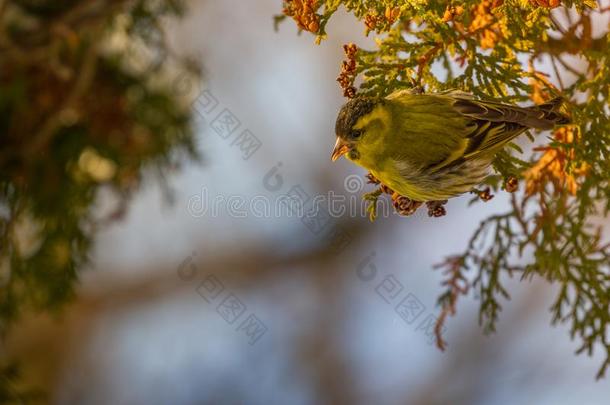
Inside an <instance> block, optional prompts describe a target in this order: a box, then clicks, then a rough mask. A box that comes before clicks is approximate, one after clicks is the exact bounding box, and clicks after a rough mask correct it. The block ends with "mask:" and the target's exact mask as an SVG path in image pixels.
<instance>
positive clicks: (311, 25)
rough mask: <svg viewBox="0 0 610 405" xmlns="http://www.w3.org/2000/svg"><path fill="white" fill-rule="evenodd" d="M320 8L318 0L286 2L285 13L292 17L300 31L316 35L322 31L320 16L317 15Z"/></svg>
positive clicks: (291, 0) (285, 0) (292, 0)
mask: <svg viewBox="0 0 610 405" xmlns="http://www.w3.org/2000/svg"><path fill="white" fill-rule="evenodd" d="M319 7H320V4H319V1H318V0H284V10H283V13H284V14H285V15H287V16H288V17H292V19H293V20H294V21H296V23H297V25H298V27H299V28H300V29H302V30H304V31H309V32H313V33H314V34H316V33H318V30H319V29H320V16H319V15H318V14H316V10H317V9H318V8H319Z"/></svg>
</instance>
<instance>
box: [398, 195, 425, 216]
mask: <svg viewBox="0 0 610 405" xmlns="http://www.w3.org/2000/svg"><path fill="white" fill-rule="evenodd" d="M392 203H393V204H394V209H395V210H396V212H397V213H398V214H399V215H402V216H405V217H408V216H410V215H413V214H414V213H415V211H417V209H418V208H419V207H420V206H421V205H422V203H421V202H420V201H413V200H411V199H410V198H407V197H405V196H402V195H400V194H398V193H394V194H392Z"/></svg>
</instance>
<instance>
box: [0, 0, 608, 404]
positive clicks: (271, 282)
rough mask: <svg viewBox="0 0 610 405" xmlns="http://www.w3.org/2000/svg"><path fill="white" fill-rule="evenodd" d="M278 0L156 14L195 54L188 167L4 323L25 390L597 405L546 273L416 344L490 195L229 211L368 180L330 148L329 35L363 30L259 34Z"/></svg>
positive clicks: (353, 35) (333, 46) (603, 392)
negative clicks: (439, 338)
mask: <svg viewBox="0 0 610 405" xmlns="http://www.w3.org/2000/svg"><path fill="white" fill-rule="evenodd" d="M280 3H281V2H279V1H278V0H260V1H257V2H243V1H237V0H224V1H193V2H190V3H189V9H188V12H187V14H186V16H185V18H184V19H182V20H179V21H174V22H172V23H171V24H169V25H168V34H169V38H170V42H171V46H172V48H173V49H174V50H175V51H176V52H177V53H180V54H190V55H195V56H196V59H197V60H199V61H200V62H201V63H202V65H203V69H204V74H203V80H202V82H201V83H200V84H199V85H198V88H197V89H196V91H194V93H195V96H194V97H193V102H194V104H193V113H194V114H195V117H196V129H197V138H196V139H197V149H198V150H199V151H200V153H201V154H202V156H203V160H202V162H201V163H191V164H189V165H186V166H184V167H183V168H182V170H181V171H180V172H178V173H177V174H175V173H168V177H167V179H168V184H169V188H170V191H169V195H171V198H168V191H167V190H166V189H164V188H162V187H161V186H160V185H159V183H158V182H157V181H155V180H154V179H150V180H149V181H145V182H144V185H143V187H142V189H141V190H140V191H139V192H138V194H137V195H136V196H135V198H134V199H133V201H132V202H131V203H130V205H129V209H128V211H127V214H126V215H125V217H124V218H123V220H122V221H120V222H118V223H115V224H113V225H112V226H110V227H108V228H106V229H105V230H103V231H102V232H101V233H100V234H99V235H98V237H97V239H96V244H95V247H94V256H93V260H92V264H91V265H90V266H89V268H87V269H86V270H85V271H84V272H83V273H82V274H81V281H80V283H79V286H78V289H77V296H76V298H75V299H74V301H72V302H71V303H70V304H69V305H68V306H67V307H66V308H65V309H64V310H62V311H61V312H59V313H57V314H52V315H49V314H38V315H28V316H26V317H24V319H23V320H22V321H20V323H19V324H18V325H17V326H16V328H15V329H14V330H13V331H12V332H11V334H10V338H9V340H8V344H7V353H8V354H10V356H11V357H14V358H16V359H17V360H19V362H20V363H21V364H22V368H23V373H24V376H25V377H26V378H27V381H28V382H29V383H30V384H31V385H34V386H38V387H41V388H43V389H44V390H45V391H47V392H48V393H49V395H50V398H49V399H50V402H51V403H54V404H91V405H94V404H331V403H332V404H368V403H376V404H446V403H451V404H515V403H536V404H576V403H581V404H607V403H608V401H609V399H608V398H610V384H609V383H608V380H607V378H606V380H602V381H598V382H596V381H595V374H596V372H597V368H598V366H599V363H600V361H601V360H600V359H599V358H597V359H596V358H593V359H592V358H589V357H587V356H585V355H583V356H575V355H574V350H575V349H576V347H577V344H576V343H575V342H572V341H570V338H569V331H568V330H567V328H564V327H561V326H559V327H552V326H550V324H549V322H550V314H549V312H548V307H549V306H550V304H551V302H552V298H553V292H554V291H553V290H552V288H550V287H549V286H548V285H547V284H546V283H545V282H542V281H534V282H519V280H513V281H510V282H509V283H508V284H509V286H510V287H511V289H510V291H511V292H512V299H511V300H510V301H507V302H504V305H503V311H502V314H501V319H500V323H499V327H498V331H497V333H496V334H494V335H491V336H484V335H483V333H482V331H481V329H480V328H479V327H478V302H477V301H476V299H475V298H473V297H472V295H470V296H468V297H465V298H463V299H462V300H461V301H460V302H459V305H458V313H457V316H455V317H454V318H450V319H449V320H448V322H447V323H446V325H445V326H446V331H445V333H444V336H445V338H446V340H447V342H448V348H447V350H446V351H445V352H441V351H439V350H438V349H437V347H436V345H435V344H434V341H433V332H432V327H431V326H430V325H433V323H434V320H435V317H436V316H437V315H438V308H437V306H436V299H437V297H438V295H439V294H440V293H441V289H442V287H441V285H440V284H441V281H442V274H440V272H438V271H434V270H433V267H434V265H435V264H437V263H439V262H441V261H442V260H443V259H444V258H445V257H446V256H447V255H449V254H452V253H457V252H461V251H462V250H463V249H464V247H465V245H466V243H467V240H468V238H469V237H470V235H471V234H472V232H473V230H474V229H475V228H476V227H477V225H478V223H479V221H480V220H481V219H483V218H485V217H486V216H488V215H489V214H490V213H495V212H501V211H502V210H503V209H505V207H506V206H507V197H506V196H505V195H502V194H498V195H497V196H496V198H494V199H493V200H492V201H491V202H489V203H486V204H478V205H476V208H470V209H469V208H468V207H467V203H468V201H469V200H470V198H471V197H470V196H464V197H461V198H458V199H455V200H452V201H450V203H449V204H448V206H447V210H448V215H447V216H445V217H442V218H433V219H431V218H428V216H427V215H426V212H425V210H420V211H419V212H418V213H417V214H416V215H414V216H412V217H409V218H400V217H398V216H396V215H394V214H392V215H389V216H386V217H381V218H379V219H378V220H377V221H376V222H375V223H373V224H372V223H370V222H369V221H368V219H367V218H366V217H365V215H363V214H359V215H343V216H340V217H339V218H319V219H318V220H319V222H317V223H311V222H308V221H303V220H302V219H301V218H299V217H298V216H297V215H288V214H287V213H286V212H284V215H276V214H273V213H272V215H254V214H253V213H252V212H251V209H249V208H248V207H250V208H251V206H247V205H246V207H245V208H244V207H243V206H240V204H239V203H235V201H238V200H239V199H243V200H245V201H252V200H253V199H256V198H259V199H264V198H266V199H268V201H276V199H277V198H278V197H279V196H281V195H285V194H290V193H295V192H298V193H300V195H302V196H303V195H307V196H310V197H313V196H315V195H326V194H327V193H328V192H329V191H333V192H335V193H337V194H339V195H345V196H348V197H349V196H352V195H355V196H359V195H361V194H362V193H363V192H364V191H370V190H367V189H368V188H370V187H369V186H364V185H363V182H362V181H361V183H358V182H357V180H356V178H355V177H350V176H352V175H354V174H357V175H359V176H360V177H359V178H360V179H362V176H363V175H364V174H365V173H364V172H363V171H362V170H360V169H359V168H357V167H355V166H353V165H351V164H349V163H348V162H346V161H344V160H341V161H338V162H336V163H331V161H330V158H329V156H330V152H331V149H332V146H333V143H334V121H335V117H336V113H337V111H338V109H339V108H340V106H341V104H342V102H343V100H344V99H343V98H342V97H341V91H340V89H339V87H338V85H337V83H336V81H335V79H336V77H337V74H338V73H339V68H340V62H341V60H342V59H343V49H342V45H343V44H344V43H348V42H356V43H357V44H359V45H363V46H365V45H367V44H368V45H370V44H372V41H373V39H372V37H370V38H365V37H364V35H363V27H362V26H361V25H360V24H359V23H357V21H356V20H355V19H353V18H352V17H350V16H348V15H347V14H340V18H337V19H336V20H335V21H334V24H331V25H330V26H329V38H328V40H326V41H323V42H322V44H321V45H319V46H316V45H314V44H313V41H314V39H313V37H312V36H310V35H300V36H299V35H297V32H296V28H295V27H294V24H292V23H284V24H281V25H280V27H279V32H274V29H273V19H272V16H273V15H274V14H277V13H278V12H280V11H281V4H280ZM245 130H248V131H249V132H247V133H245V135H244V131H245ZM240 137H241V138H240ZM248 137H249V138H248ZM225 138H226V139H225ZM244 139H246V140H247V142H246V141H244ZM244 142H245V143H244ZM354 182H355V183H354ZM354 184H355V185H354ZM363 187H366V188H367V189H365V188H363ZM214 201H220V202H219V203H218V205H217V207H218V209H217V210H215V211H214V212H212V205H213V202H214ZM108 204H109V202H107V201H105V199H104V196H103V195H101V196H99V205H100V208H99V209H100V210H101V211H103V210H104V209H105V206H107V205H108ZM206 204H209V205H207V208H209V209H208V210H206V209H205V207H206Z"/></svg>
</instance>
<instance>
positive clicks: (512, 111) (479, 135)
mask: <svg viewBox="0 0 610 405" xmlns="http://www.w3.org/2000/svg"><path fill="white" fill-rule="evenodd" d="M569 122H570V120H569V118H568V116H567V115H566V113H565V105H564V103H563V101H562V99H561V98H556V99H553V100H551V101H549V102H548V103H545V104H541V105H537V106H531V107H519V106H515V105H508V104H502V103H499V102H495V101H488V100H478V99H475V98H474V97H473V96H472V95H470V94H467V93H463V92H459V91H450V92H445V93H438V94H415V93H413V92H410V91H404V90H403V91H399V92H395V93H392V94H391V95H389V96H387V97H385V98H371V97H359V98H355V99H353V100H350V101H349V102H348V103H346V104H345V105H344V106H343V107H342V108H341V111H340V112H339V116H338V117H337V123H336V126H335V132H336V135H337V142H336V144H335V148H334V150H333V153H332V160H333V161H335V160H337V159H338V158H339V157H341V156H343V155H345V157H346V158H347V159H349V160H351V161H352V162H354V163H356V164H358V165H360V166H362V167H364V168H365V169H367V170H369V171H370V172H371V173H372V174H373V175H374V176H375V177H376V178H377V179H379V180H380V181H381V182H382V183H383V184H385V185H386V186H388V187H390V188H391V189H393V190H394V191H396V192H397V193H398V194H400V195H403V196H405V197H408V198H410V199H411V200H415V201H422V202H424V201H441V200H446V199H448V198H451V197H455V196H458V195H460V194H463V193H466V192H469V191H471V190H472V189H473V188H474V187H475V186H476V185H478V184H480V183H481V182H482V181H483V180H484V179H485V178H486V177H487V175H488V174H489V168H490V166H491V163H492V161H493V158H494V156H495V154H496V153H497V152H499V151H500V150H501V149H502V148H503V147H504V146H505V145H506V144H507V143H508V142H510V141H511V140H513V139H514V138H515V137H517V136H519V135H520V134H522V133H524V132H525V131H526V130H527V129H529V128H533V129H539V130H547V129H551V128H553V126H555V125H562V124H567V123H569Z"/></svg>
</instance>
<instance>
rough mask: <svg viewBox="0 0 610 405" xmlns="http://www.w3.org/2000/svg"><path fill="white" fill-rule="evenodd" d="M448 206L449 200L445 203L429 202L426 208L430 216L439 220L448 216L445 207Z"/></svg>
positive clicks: (444, 201)
mask: <svg viewBox="0 0 610 405" xmlns="http://www.w3.org/2000/svg"><path fill="white" fill-rule="evenodd" d="M445 204H447V200H443V201H428V202H427V203H426V207H428V216H429V217H434V218H439V217H444V216H445V215H447V210H446V209H445V207H444V205H445Z"/></svg>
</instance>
